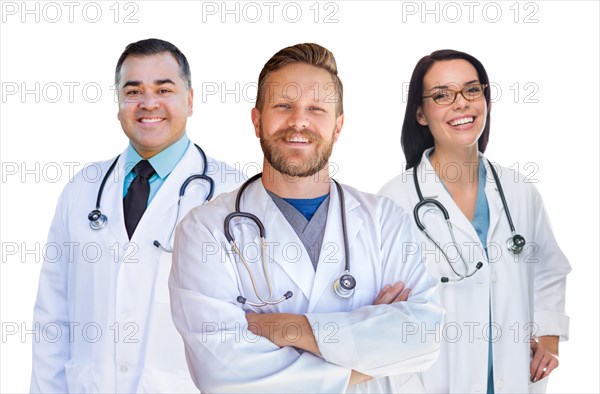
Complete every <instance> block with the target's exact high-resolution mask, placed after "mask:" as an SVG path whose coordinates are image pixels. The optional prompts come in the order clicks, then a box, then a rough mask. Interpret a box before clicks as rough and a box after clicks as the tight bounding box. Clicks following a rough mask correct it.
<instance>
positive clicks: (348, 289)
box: [223, 173, 356, 307]
mask: <svg viewBox="0 0 600 394" xmlns="http://www.w3.org/2000/svg"><path fill="white" fill-rule="evenodd" d="M261 177H262V173H258V174H256V175H254V176H253V177H251V178H250V179H248V180H247V181H246V182H244V184H243V185H242V186H241V187H240V189H239V191H238V193H237V196H236V199H235V211H234V212H231V213H230V214H228V215H227V216H226V217H225V220H224V222H223V230H224V234H225V238H226V239H227V242H229V244H230V245H231V247H232V249H233V250H234V252H235V254H237V256H238V257H239V259H240V261H241V262H242V264H243V265H244V267H245V269H246V271H247V272H248V276H249V277H250V281H251V282H252V287H253V289H254V293H255V295H256V297H257V298H258V299H259V300H260V302H251V301H248V299H247V298H245V297H243V296H241V295H240V296H238V297H237V301H238V302H239V303H241V304H248V305H250V306H253V307H263V306H267V305H276V304H279V303H281V302H283V301H285V300H287V299H289V298H291V297H292V296H293V293H292V292H291V291H287V292H286V293H285V294H284V295H283V296H282V297H280V298H279V299H276V300H273V290H272V287H271V280H270V278H269V274H268V270H267V266H266V259H265V257H266V256H265V242H266V231H265V226H264V224H263V223H262V221H261V220H260V219H259V218H258V217H257V216H256V215H254V214H252V213H250V212H244V211H242V210H241V200H242V195H243V194H244V191H245V190H246V189H247V188H248V186H249V185H251V184H252V183H254V182H255V181H257V180H258V179H260V178H261ZM331 180H332V181H333V182H334V183H335V185H336V187H337V190H338V194H339V199H340V204H341V220H342V231H343V237H344V252H345V257H346V258H345V267H344V274H343V275H342V276H341V277H340V279H338V280H337V281H336V282H335V283H334V291H335V293H336V294H337V295H338V296H340V297H341V298H349V297H351V296H352V295H353V294H354V287H355V286H356V280H355V279H354V277H352V275H350V250H349V245H348V231H347V225H346V209H345V207H346V205H345V199H344V191H343V189H342V186H341V185H340V184H339V183H338V182H337V181H336V180H335V179H331ZM235 218H245V219H249V220H251V221H252V222H253V223H254V224H255V225H256V226H257V228H258V232H259V235H260V239H261V259H262V270H263V274H264V276H265V281H266V284H267V289H268V292H269V295H268V296H267V297H263V296H262V295H261V294H260V292H259V290H258V286H257V285H256V280H255V278H254V275H253V274H252V271H251V270H250V266H249V265H248V263H247V262H246V259H245V258H244V256H243V255H242V253H241V252H240V250H239V248H238V246H237V245H236V244H235V239H234V237H233V235H232V234H231V229H230V225H231V221H232V220H233V219H235ZM342 278H343V279H344V280H343V281H341V279H342Z"/></svg>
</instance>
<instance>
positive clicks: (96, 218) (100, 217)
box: [88, 144, 215, 253]
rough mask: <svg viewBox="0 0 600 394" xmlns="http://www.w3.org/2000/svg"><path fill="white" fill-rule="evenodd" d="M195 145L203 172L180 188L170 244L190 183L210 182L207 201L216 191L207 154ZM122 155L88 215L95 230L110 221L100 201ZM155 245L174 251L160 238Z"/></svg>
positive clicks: (116, 159)
mask: <svg viewBox="0 0 600 394" xmlns="http://www.w3.org/2000/svg"><path fill="white" fill-rule="evenodd" d="M194 146H195V147H196V149H197V150H198V153H199V154H200V157H201V158H202V173H201V174H193V175H191V176H189V177H188V178H186V180H185V181H184V182H183V183H182V185H181V187H180V188H179V197H178V199H177V214H176V216H175V225H174V226H173V228H172V229H171V233H170V235H169V238H168V244H170V242H171V239H172V238H173V234H174V232H175V227H176V226H177V223H178V222H179V217H180V215H181V201H182V199H183V197H184V196H185V191H186V189H187V187H188V185H189V184H190V183H192V182H193V181H195V180H197V179H201V180H204V181H206V182H207V183H208V194H207V195H206V197H205V200H204V201H205V202H206V201H210V200H211V198H212V197H213V194H214V191H215V182H214V180H213V179H212V178H211V177H210V176H208V175H206V173H207V169H208V159H207V157H206V154H205V153H204V151H203V150H202V148H200V147H199V146H198V145H197V144H194ZM120 156H121V155H118V156H117V157H116V158H115V160H114V161H113V162H112V164H111V165H110V167H109V168H108V171H107V172H106V174H105V175H104V178H103V179H102V182H101V183H100V188H99V189H98V195H97V196H96V208H95V209H94V210H93V211H92V212H90V213H89V215H88V220H89V221H90V227H91V228H92V229H93V230H101V229H102V228H104V227H105V226H106V223H107V221H108V218H107V217H106V215H104V214H103V213H102V211H101V210H100V203H101V201H102V193H103V192H104V186H105V185H106V182H107V180H108V178H109V176H110V174H111V173H112V172H113V171H114V169H115V166H116V165H117V162H118V161H119V158H120ZM153 245H154V246H156V247H157V248H159V249H161V250H162V251H164V252H167V253H173V249H172V248H170V247H165V246H163V245H162V244H161V243H160V242H159V241H158V240H155V241H154V242H153Z"/></svg>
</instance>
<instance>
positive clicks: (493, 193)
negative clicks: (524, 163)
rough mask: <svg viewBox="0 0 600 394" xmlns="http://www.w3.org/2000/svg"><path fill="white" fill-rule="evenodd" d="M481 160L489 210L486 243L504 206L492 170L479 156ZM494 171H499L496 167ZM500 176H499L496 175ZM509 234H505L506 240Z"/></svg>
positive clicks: (490, 237)
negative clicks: (485, 173) (483, 165)
mask: <svg viewBox="0 0 600 394" xmlns="http://www.w3.org/2000/svg"><path fill="white" fill-rule="evenodd" d="M480 157H481V158H482V159H483V163H484V164H485V169H486V171H487V175H486V182H485V195H486V198H487V201H488V207H489V210H490V227H489V230H488V239H487V242H488V243H489V241H490V240H491V239H492V234H493V233H494V230H495V228H496V226H497V225H498V223H499V221H500V219H501V218H502V216H503V215H505V213H504V205H502V200H501V198H500V192H499V191H498V186H497V185H496V180H495V179H494V175H493V174H492V170H491V169H490V165H489V163H488V161H487V159H486V158H485V157H483V155H480ZM492 164H493V163H492ZM495 168H496V171H497V172H498V171H501V170H500V169H499V168H498V167H497V166H495ZM498 176H500V174H498ZM508 235H509V234H506V237H507V238H508Z"/></svg>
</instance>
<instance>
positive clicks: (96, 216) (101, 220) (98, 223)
mask: <svg viewBox="0 0 600 394" xmlns="http://www.w3.org/2000/svg"><path fill="white" fill-rule="evenodd" d="M88 220H89V221H90V228H91V229H92V230H100V229H103V228H104V227H105V226H106V222H108V218H107V217H106V215H105V214H103V213H102V212H100V210H99V209H94V210H93V211H92V212H90V213H89V214H88Z"/></svg>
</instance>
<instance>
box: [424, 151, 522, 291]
mask: <svg viewBox="0 0 600 394" xmlns="http://www.w3.org/2000/svg"><path fill="white" fill-rule="evenodd" d="M487 162H488V164H489V166H490V169H491V170H492V175H493V176H494V181H495V182H496V186H497V187H498V193H500V199H501V200H502V205H503V206H504V212H506V218H507V219H508V225H509V226H510V231H511V233H512V235H511V236H510V237H509V238H508V239H507V240H506V247H507V248H508V250H509V251H510V252H511V253H513V254H519V253H521V252H522V251H523V247H524V246H525V238H524V237H523V236H522V235H520V234H517V232H516V230H515V226H514V224H513V221H512V218H511V216H510V211H509V209H508V204H507V203H506V198H505V197H504V191H503V190H502V185H501V184H500V179H499V178H498V174H497V173H496V170H495V169H494V166H493V165H492V163H490V161H489V160H488V161H487ZM417 169H418V165H417V166H416V167H415V169H414V171H413V179H414V182H415V188H416V190H417V194H418V195H419V202H418V203H417V204H416V205H415V208H414V209H413V216H414V217H415V223H416V224H417V227H419V229H420V230H421V231H422V232H423V233H424V234H425V235H426V236H427V238H429V240H431V242H433V243H434V245H435V246H436V247H437V248H438V249H439V250H440V252H441V253H442V255H443V256H444V258H445V259H446V261H447V262H448V264H449V265H450V268H451V269H452V272H454V274H456V276H458V278H449V277H447V276H443V277H442V278H441V281H442V283H447V282H449V281H461V280H463V279H465V278H469V277H471V276H473V275H474V274H475V273H476V272H477V271H478V270H479V269H480V268H481V267H483V263H482V262H481V261H480V262H478V263H477V265H475V269H474V270H473V271H472V272H471V271H469V267H468V265H467V263H466V262H465V259H464V257H463V255H462V253H461V251H460V248H459V247H458V244H457V243H456V239H455V238H454V230H452V223H451V222H450V215H449V214H448V211H447V210H446V208H445V207H444V205H443V204H442V203H441V202H439V201H438V200H436V199H434V198H423V194H422V193H421V188H420V187H419V179H418V176H417ZM428 204H429V205H435V206H436V207H437V208H438V209H439V210H440V211H441V212H442V214H443V215H444V219H445V220H446V224H447V225H448V231H449V232H450V236H451V237H452V243H453V244H454V246H455V247H456V250H457V251H458V255H459V257H460V260H461V261H462V263H463V265H464V267H465V273H464V274H461V273H459V272H457V271H456V270H455V269H454V267H453V266H452V263H450V259H449V258H448V256H447V255H446V252H444V249H443V248H442V247H441V246H440V244H439V243H438V242H436V241H435V240H434V239H433V238H432V237H431V235H430V234H429V232H428V231H427V229H426V228H425V225H424V224H423V223H422V222H421V219H419V209H421V208H422V207H423V206H425V205H428Z"/></svg>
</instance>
